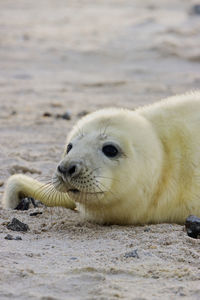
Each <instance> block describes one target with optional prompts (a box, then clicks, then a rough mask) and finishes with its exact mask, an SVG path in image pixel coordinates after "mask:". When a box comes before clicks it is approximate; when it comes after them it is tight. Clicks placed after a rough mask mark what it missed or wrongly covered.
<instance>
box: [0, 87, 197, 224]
mask: <svg viewBox="0 0 200 300" xmlns="http://www.w3.org/2000/svg"><path fill="white" fill-rule="evenodd" d="M22 195H24V196H32V197H35V198H37V199H38V200H40V201H41V202H43V203H45V204H46V205H48V206H64V207H68V208H74V207H75V203H76V205H77V207H78V209H79V210H80V212H81V213H82V214H84V216H85V217H86V219H88V220H90V221H93V222H97V223H101V224H103V223H104V224H147V223H161V222H176V223H183V222H184V221H185V219H186V217H187V216H188V215H190V214H195V215H197V216H199V217H200V93H199V92H196V93H190V94H185V95H179V96H174V97H170V98H168V99H165V100H162V101H161V102H158V103H155V104H152V105H148V106H144V107H141V108H138V109H137V110H135V111H131V110H128V109H118V108H110V109H103V110H100V111H96V112H94V113H92V114H89V115H87V116H85V117H83V118H82V119H81V120H80V121H79V122H78V123H77V125H75V127H74V128H73V129H72V131H71V132H70V134H69V136H68V138H67V144H66V149H65V151H64V154H63V158H62V160H61V161H60V163H59V165H58V168H57V170H56V172H55V175H54V176H53V179H52V185H51V184H50V185H44V186H43V185H42V183H40V182H38V181H36V180H33V179H32V178H30V177H27V176H25V175H13V176H11V177H10V178H9V180H8V183H7V186H6V190H5V194H4V196H3V207H5V208H15V207H16V206H17V205H18V203H19V201H20V196H22Z"/></svg>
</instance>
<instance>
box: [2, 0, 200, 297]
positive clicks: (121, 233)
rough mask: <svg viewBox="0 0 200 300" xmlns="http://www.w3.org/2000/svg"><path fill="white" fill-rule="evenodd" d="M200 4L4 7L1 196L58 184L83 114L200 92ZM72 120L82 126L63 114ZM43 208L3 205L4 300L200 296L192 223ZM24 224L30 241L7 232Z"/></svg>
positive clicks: (51, 1)
mask: <svg viewBox="0 0 200 300" xmlns="http://www.w3.org/2000/svg"><path fill="white" fill-rule="evenodd" d="M194 4H198V3H196V2H195V1H189V0H173V1H172V0H168V1H167V0H162V1H159V0H154V1H153V0H152V1H151V0H142V1H141V0H132V1H131V0H68V1H64V0H48V1H47V0H40V1H31V0H26V1H25V0H20V1H16V0H1V1H0V141H1V142H0V185H1V187H0V197H1V196H2V193H3V191H4V187H5V181H6V179H7V178H8V176H10V175H11V174H14V173H18V172H22V173H25V174H27V175H31V176H33V177H35V178H39V179H41V180H45V179H46V178H49V177H51V174H52V172H53V170H54V168H55V167H56V164H57V162H58V161H59V159H60V156H61V153H62V150H63V146H64V143H65V137H66V135H67V133H68V132H69V130H70V128H71V127H72V125H73V124H74V123H75V122H76V121H77V119H78V118H79V116H78V114H79V113H80V112H83V111H87V112H92V111H94V110H96V109H98V108H101V107H109V106H118V107H120V106H124V107H128V108H132V109H134V108H135V107H137V106H139V105H143V104H149V103H152V102H154V101H156V100H159V99H161V98H163V97H165V96H170V95H172V94H176V93H184V92H186V91H189V90H194V89H198V88H199V86H200V15H198V14H195V13H194V11H193V10H192V7H193V5H194ZM66 111H67V112H69V113H70V116H71V120H69V121H67V120H64V119H62V118H56V117H55V116H56V115H57V114H63V113H65V112H66ZM47 112H48V113H49V114H50V117H44V116H43V114H44V113H47ZM39 210H40V211H42V212H43V214H42V215H38V216H36V217H31V216H30V215H29V213H30V212H31V211H33V209H32V210H30V211H25V212H19V211H6V210H3V209H2V208H0V241H1V242H0V299H20V300H21V299H24V300H27V299H30V300H32V299H40V300H58V299H67V300H68V299H70V300H71V299H87V300H92V299H96V300H107V299H111V300H112V299H131V300H146V299H153V300H154V299H155V300H157V299H159V300H160V299H162V300H165V299H200V252H199V251H200V240H195V239H192V238H189V237H188V236H187V235H186V233H185V231H184V226H180V225H175V224H161V225H151V226H141V227H135V226H124V227H122V226H99V225H94V224H90V223H87V222H83V221H82V220H80V216H79V214H78V213H77V212H73V211H69V210H65V209H58V208H53V209H50V208H40V209H39ZM14 216H15V217H17V218H18V219H19V220H21V221H23V222H25V223H27V224H28V225H29V227H30V231H29V232H28V233H17V232H11V231H9V230H8V229H7V228H6V224H7V222H8V221H10V220H11V219H12V218H13V217H14ZM8 233H9V234H12V235H13V236H14V237H16V236H21V238H22V240H21V241H20V240H19V241H15V240H11V241H10V240H6V239H4V237H5V236H6V235H7V234H8ZM135 250H137V255H136V257H130V258H127V257H126V253H129V252H130V251H135Z"/></svg>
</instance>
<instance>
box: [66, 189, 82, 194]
mask: <svg viewBox="0 0 200 300" xmlns="http://www.w3.org/2000/svg"><path fill="white" fill-rule="evenodd" d="M67 192H68V193H69V192H71V193H73V194H79V193H80V191H79V190H78V189H69V190H68V191H67Z"/></svg>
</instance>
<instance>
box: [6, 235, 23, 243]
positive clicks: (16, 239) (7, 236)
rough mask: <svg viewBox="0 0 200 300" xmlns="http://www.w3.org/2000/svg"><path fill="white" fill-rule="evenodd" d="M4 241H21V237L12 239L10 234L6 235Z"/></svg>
mask: <svg viewBox="0 0 200 300" xmlns="http://www.w3.org/2000/svg"><path fill="white" fill-rule="evenodd" d="M4 239H6V240H10V241H11V240H15V241H21V240H22V238H21V236H16V237H13V236H12V235H11V234H7V235H6V236H5V238H4Z"/></svg>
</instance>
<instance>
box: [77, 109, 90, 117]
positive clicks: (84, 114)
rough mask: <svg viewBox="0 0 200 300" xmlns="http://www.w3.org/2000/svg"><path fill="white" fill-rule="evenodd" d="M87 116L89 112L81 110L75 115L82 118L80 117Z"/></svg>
mask: <svg viewBox="0 0 200 300" xmlns="http://www.w3.org/2000/svg"><path fill="white" fill-rule="evenodd" d="M87 114H89V112H88V111H87V110H82V111H80V112H79V113H78V114H77V117H79V118H82V117H84V116H86V115H87Z"/></svg>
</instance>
